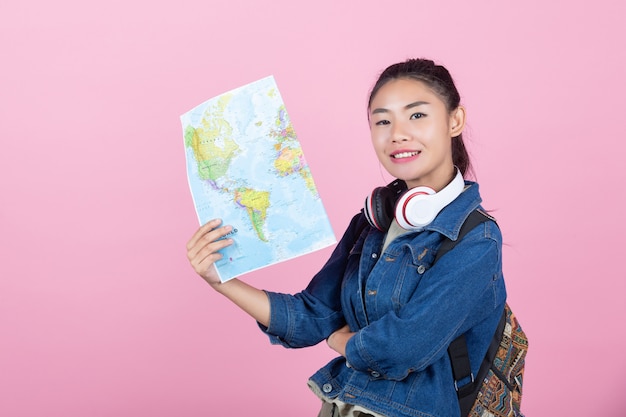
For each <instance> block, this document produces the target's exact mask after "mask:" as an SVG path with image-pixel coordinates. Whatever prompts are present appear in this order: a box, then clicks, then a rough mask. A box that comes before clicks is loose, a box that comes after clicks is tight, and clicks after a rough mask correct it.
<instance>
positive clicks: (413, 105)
mask: <svg viewBox="0 0 626 417" xmlns="http://www.w3.org/2000/svg"><path fill="white" fill-rule="evenodd" d="M429 104H430V103H429V102H427V101H421V100H419V101H415V102H413V103H410V104H407V105H406V106H404V108H405V109H407V110H408V109H412V108H413V107H417V106H426V105H429ZM388 112H389V110H387V109H386V108H384V107H379V108H376V109H374V110H372V114H377V113H388Z"/></svg>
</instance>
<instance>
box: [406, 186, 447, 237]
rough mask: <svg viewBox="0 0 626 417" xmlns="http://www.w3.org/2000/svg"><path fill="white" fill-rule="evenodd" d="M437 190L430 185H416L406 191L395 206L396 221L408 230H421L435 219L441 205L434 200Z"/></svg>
mask: <svg viewBox="0 0 626 417" xmlns="http://www.w3.org/2000/svg"><path fill="white" fill-rule="evenodd" d="M435 194H436V193H435V190H433V189H432V188H429V187H423V186H422V187H415V188H412V189H411V190H409V191H408V192H406V193H405V194H404V195H403V196H402V197H401V198H400V200H398V204H397V205H396V207H395V216H396V221H397V222H398V224H399V225H400V227H402V228H403V229H406V230H421V229H422V228H423V227H424V226H426V225H428V224H429V223H430V222H432V221H433V219H434V218H435V216H436V215H437V213H438V212H439V209H440V208H439V207H437V206H436V203H435V202H433V200H432V198H433V197H432V196H433V195H435Z"/></svg>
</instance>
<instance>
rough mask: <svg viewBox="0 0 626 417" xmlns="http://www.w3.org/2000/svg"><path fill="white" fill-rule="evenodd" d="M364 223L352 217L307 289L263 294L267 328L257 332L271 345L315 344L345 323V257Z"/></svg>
mask: <svg viewBox="0 0 626 417" xmlns="http://www.w3.org/2000/svg"><path fill="white" fill-rule="evenodd" d="M363 222H366V220H365V218H364V216H363V215H362V214H357V215H355V216H354V217H353V218H352V221H351V222H350V225H349V226H348V228H347V230H346V231H345V233H344V235H343V237H342V238H341V240H340V241H339V243H338V244H337V246H336V247H335V250H334V251H333V253H332V255H331V256H330V258H329V259H328V261H327V262H326V264H325V265H324V267H323V268H322V269H321V270H320V271H319V272H318V273H317V274H316V275H315V276H314V277H313V279H312V280H311V282H310V283H309V285H308V286H307V288H306V289H305V290H304V291H302V292H300V293H298V294H295V295H290V294H282V293H276V292H270V291H266V293H267V295H268V297H269V300H270V325H269V327H267V328H266V327H264V326H262V325H260V324H259V326H260V327H261V330H262V331H264V332H265V333H266V334H268V336H269V337H270V341H271V342H272V343H274V344H282V345H283V346H285V347H291V348H299V347H306V346H312V345H315V344H317V343H319V342H321V341H322V340H324V339H326V338H327V337H328V336H329V335H330V334H331V333H332V332H333V331H335V330H337V329H338V328H340V327H342V326H343V325H344V324H345V319H344V316H343V313H342V310H341V296H340V293H341V282H342V278H343V275H344V272H345V269H346V265H347V261H348V255H349V253H350V250H351V249H352V247H353V245H354V242H355V241H356V239H357V238H358V235H359V234H360V233H361V232H362V231H363V229H364V225H363Z"/></svg>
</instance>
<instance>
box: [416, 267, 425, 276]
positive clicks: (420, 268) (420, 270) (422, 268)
mask: <svg viewBox="0 0 626 417" xmlns="http://www.w3.org/2000/svg"><path fill="white" fill-rule="evenodd" d="M424 271H426V267H425V266H424V265H420V266H418V267H417V273H418V274H420V275H422V274H423V273H424Z"/></svg>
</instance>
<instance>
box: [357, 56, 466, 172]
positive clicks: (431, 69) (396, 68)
mask: <svg viewBox="0 0 626 417" xmlns="http://www.w3.org/2000/svg"><path fill="white" fill-rule="evenodd" d="M401 78H405V79H406V78H408V79H412V80H416V81H421V82H423V83H424V84H426V86H428V87H429V88H430V89H431V90H433V91H434V92H435V94H437V95H438V96H439V97H440V98H441V100H442V101H443V102H444V103H445V105H446V108H447V110H448V112H452V111H454V110H456V109H457V107H459V104H460V102H461V96H460V95H459V92H458V90H457V89H456V86H455V85H454V81H453V80H452V76H451V75H450V73H449V72H448V70H447V69H446V68H445V67H443V66H441V65H436V64H435V63H434V62H433V61H431V60H429V59H408V60H406V61H405V62H399V63H397V64H393V65H391V66H389V67H387V69H385V70H384V71H383V72H382V73H381V74H380V77H378V81H376V84H374V87H373V88H372V91H371V92H370V98H369V102H368V103H367V108H368V109H369V108H370V106H371V105H372V100H373V99H374V96H375V95H376V93H378V90H380V88H381V87H382V86H383V85H385V84H387V82H389V81H392V80H397V79H401ZM452 162H453V163H454V165H456V166H457V167H458V168H459V170H460V171H461V174H463V175H464V176H465V173H466V172H471V162H470V158H469V154H468V153H467V149H466V148H465V144H464V143H463V135H462V134H459V135H458V136H455V137H454V138H453V140H452Z"/></svg>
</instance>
